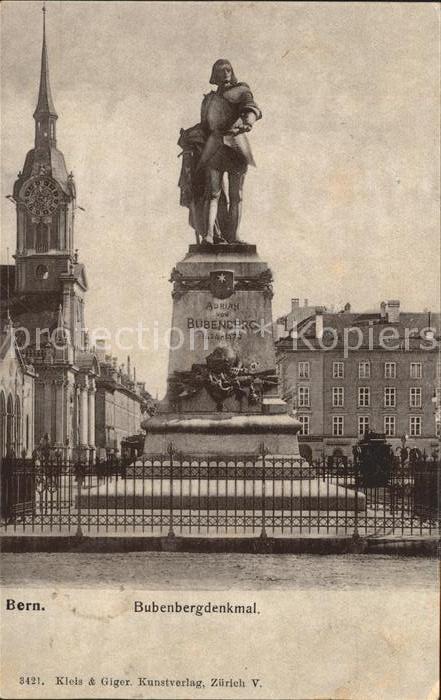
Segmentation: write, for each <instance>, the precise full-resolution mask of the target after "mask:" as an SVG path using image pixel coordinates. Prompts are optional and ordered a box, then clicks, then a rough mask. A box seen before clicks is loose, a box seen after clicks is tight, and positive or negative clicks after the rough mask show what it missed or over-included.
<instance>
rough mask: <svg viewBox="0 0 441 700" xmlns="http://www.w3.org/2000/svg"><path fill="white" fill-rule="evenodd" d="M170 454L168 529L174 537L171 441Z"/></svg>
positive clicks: (170, 535) (169, 533)
mask: <svg viewBox="0 0 441 700" xmlns="http://www.w3.org/2000/svg"><path fill="white" fill-rule="evenodd" d="M168 456H169V459H170V528H169V531H168V535H167V536H168V537H170V538H173V537H174V536H175V533H174V530H173V443H172V442H171V443H170V444H169V446H168Z"/></svg>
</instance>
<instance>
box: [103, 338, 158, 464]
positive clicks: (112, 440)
mask: <svg viewBox="0 0 441 700" xmlns="http://www.w3.org/2000/svg"><path fill="white" fill-rule="evenodd" d="M96 352H97V356H98V359H99V363H100V376H99V377H97V379H96V404H95V406H96V409H95V410H96V447H97V454H98V456H99V458H100V459H105V458H107V457H108V456H109V455H118V454H119V455H120V454H121V441H122V440H123V439H124V438H126V437H128V436H133V435H136V434H139V433H140V432H141V420H142V416H143V413H144V412H145V411H146V410H147V408H148V406H149V405H150V403H151V400H152V398H151V396H150V394H149V393H148V391H146V389H145V384H144V383H143V382H137V381H136V370H135V369H134V370H133V373H132V372H131V369H130V358H127V366H126V368H124V367H122V366H120V367H118V364H117V359H116V357H112V356H111V355H108V354H107V353H106V352H105V350H104V348H103V345H102V343H101V342H100V341H97V348H96Z"/></svg>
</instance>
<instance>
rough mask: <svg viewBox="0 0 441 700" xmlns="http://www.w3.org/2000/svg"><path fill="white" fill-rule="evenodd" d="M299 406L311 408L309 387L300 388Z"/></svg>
mask: <svg viewBox="0 0 441 700" xmlns="http://www.w3.org/2000/svg"><path fill="white" fill-rule="evenodd" d="M298 399H299V401H298V406H299V407H301V406H303V407H309V405H310V401H309V386H299V393H298Z"/></svg>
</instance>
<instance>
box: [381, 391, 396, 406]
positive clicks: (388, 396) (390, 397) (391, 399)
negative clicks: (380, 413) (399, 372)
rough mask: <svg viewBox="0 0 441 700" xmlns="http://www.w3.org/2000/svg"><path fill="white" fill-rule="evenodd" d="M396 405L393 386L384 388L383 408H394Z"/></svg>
mask: <svg viewBox="0 0 441 700" xmlns="http://www.w3.org/2000/svg"><path fill="white" fill-rule="evenodd" d="M396 405H397V390H396V389H395V387H394V386H385V387H384V407H385V408H395V407H396Z"/></svg>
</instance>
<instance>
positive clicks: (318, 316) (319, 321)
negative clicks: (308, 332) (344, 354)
mask: <svg viewBox="0 0 441 700" xmlns="http://www.w3.org/2000/svg"><path fill="white" fill-rule="evenodd" d="M315 337H316V338H318V339H319V340H321V338H323V311H322V309H320V308H317V309H316V310H315Z"/></svg>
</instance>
